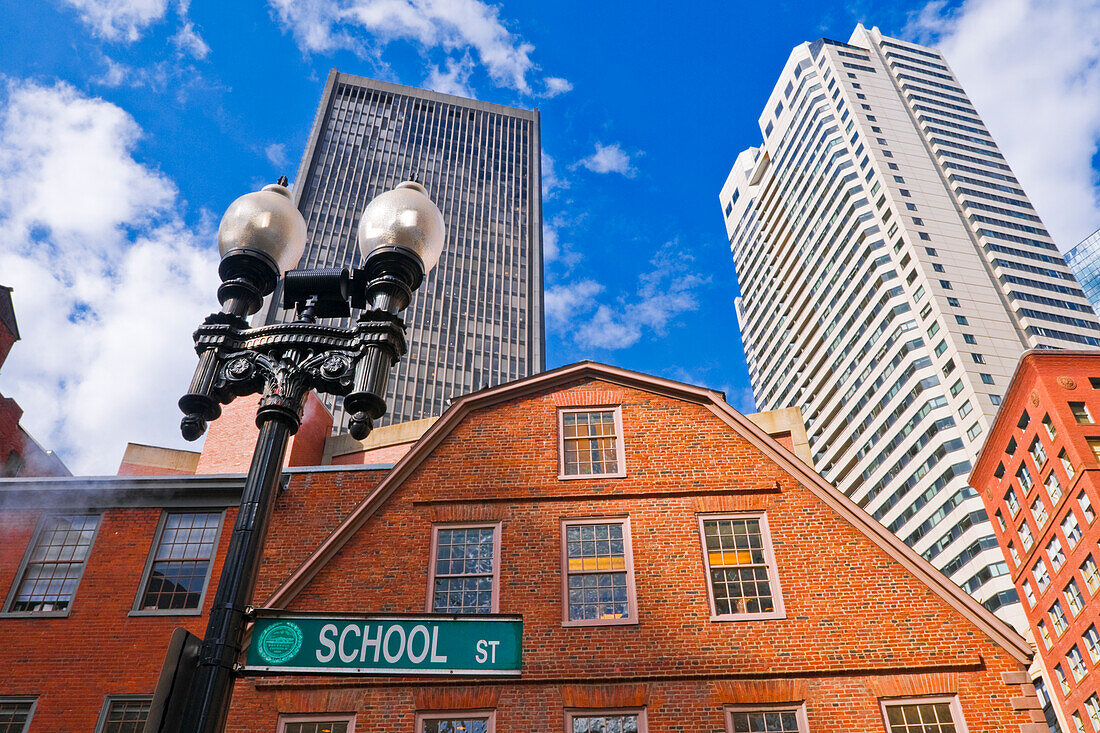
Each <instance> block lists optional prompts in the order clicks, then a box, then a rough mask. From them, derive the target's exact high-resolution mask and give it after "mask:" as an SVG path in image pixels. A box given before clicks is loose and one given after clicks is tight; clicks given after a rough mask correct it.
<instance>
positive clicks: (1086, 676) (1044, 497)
mask: <svg viewBox="0 0 1100 733" xmlns="http://www.w3.org/2000/svg"><path fill="white" fill-rule="evenodd" d="M970 484H971V485H972V486H973V487H974V488H975V489H977V490H978V491H979V492H981V494H982V496H983V498H984V500H985V504H986V507H987V508H988V511H989V515H990V517H992V518H993V523H994V530H995V531H996V533H997V539H998V541H999V542H1000V545H1001V548H1002V549H1003V550H1004V553H1005V561H1006V563H1007V564H1008V567H1009V570H1010V572H1011V573H1012V577H1013V580H1014V581H1015V584H1016V588H1017V590H1018V591H1019V594H1020V598H1021V599H1023V605H1024V609H1025V611H1026V613H1027V617H1028V621H1029V623H1030V625H1031V628H1032V631H1033V633H1034V636H1035V638H1036V640H1037V642H1038V646H1039V653H1040V654H1041V655H1042V659H1043V662H1044V666H1045V667H1046V669H1047V670H1048V672H1049V679H1050V680H1051V687H1052V688H1054V697H1055V700H1056V702H1057V703H1058V704H1059V706H1060V707H1061V709H1062V711H1063V713H1064V714H1065V718H1066V720H1067V721H1068V722H1069V725H1070V729H1071V731H1073V733H1077V732H1078V731H1084V732H1085V733H1100V633H1098V628H1100V571H1098V570H1097V563H1098V562H1100V522H1097V521H1096V509H1097V507H1100V351H1095V350H1094V351H1029V352H1027V353H1025V354H1024V356H1023V357H1022V358H1021V360H1020V364H1019V366H1018V367H1017V368H1016V373H1015V374H1014V375H1013V377H1012V381H1011V383H1010V384H1009V387H1008V392H1007V393H1006V394H1005V396H1004V400H1003V402H1002V403H1001V409H1000V411H999V412H998V413H997V419H996V421H995V422H994V424H993V428H992V429H991V430H990V432H989V437H988V438H987V439H986V443H985V446H984V448H983V450H982V454H981V456H980V457H979V459H978V462H977V464H976V465H975V467H974V471H973V472H972V473H971V475H970Z"/></svg>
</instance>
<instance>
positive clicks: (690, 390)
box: [264, 361, 1032, 666]
mask: <svg viewBox="0 0 1100 733" xmlns="http://www.w3.org/2000/svg"><path fill="white" fill-rule="evenodd" d="M582 378H596V379H599V380H601V381H605V382H610V383H612V384H618V385H620V386H624V387H632V388H635V389H640V390H642V391H645V392H654V393H658V394H662V395H665V396H667V397H672V398H675V399H681V400H684V401H687V402H692V403H695V404H699V405H704V406H706V407H708V408H709V409H710V411H711V412H713V413H714V414H715V415H716V416H717V417H718V418H719V419H721V420H723V421H724V422H725V423H726V424H727V425H729V426H730V427H733V428H734V429H735V430H738V431H739V432H740V433H741V434H742V435H743V436H744V437H745V438H746V439H747V440H748V441H749V442H750V443H752V444H753V445H754V447H756V448H758V449H759V450H760V451H761V452H763V453H764V454H765V455H766V456H767V457H768V458H770V459H771V460H773V461H775V462H776V463H777V464H778V465H779V466H780V467H782V468H784V469H785V470H786V471H787V472H788V473H789V474H791V475H792V476H794V477H795V478H796V479H798V480H799V481H800V482H801V483H802V484H803V485H804V486H805V487H806V488H808V489H809V490H810V491H811V492H812V493H814V494H815V495H816V496H817V497H818V498H820V499H821V500H822V501H824V502H825V504H826V505H828V506H829V507H830V508H831V509H833V510H834V511H836V512H837V513H838V514H840V515H841V516H842V517H843V518H845V519H846V520H847V521H848V522H849V523H850V524H851V525H852V526H853V527H855V528H856V529H857V530H860V531H861V532H863V534H865V535H866V536H867V537H868V538H869V539H871V540H872V541H873V542H875V544H877V545H878V546H879V547H880V548H881V549H882V550H883V551H884V552H886V554H887V555H889V556H890V557H892V558H893V559H894V560H896V561H898V562H899V563H900V564H901V565H902V566H903V567H905V568H906V569H907V570H909V571H910V572H911V573H913V575H915V576H916V577H917V578H918V579H919V580H922V581H923V582H924V583H925V584H926V585H927V586H928V587H930V588H931V589H932V590H933V591H934V592H935V593H936V594H937V595H938V596H939V597H940V598H941V599H942V600H943V601H945V602H946V603H947V604H948V605H949V606H951V607H952V608H954V609H955V610H956V611H958V612H959V613H961V614H962V615H963V616H964V617H965V618H966V619H967V620H969V621H970V622H971V623H973V624H974V625H975V626H977V627H978V628H979V629H981V630H982V632H983V633H985V634H986V636H988V637H989V638H990V639H991V640H993V641H994V642H996V643H997V644H999V645H1000V646H1001V647H1002V648H1004V649H1005V651H1007V652H1008V653H1009V654H1010V655H1012V656H1013V657H1014V658H1015V659H1016V660H1017V661H1019V662H1020V663H1021V664H1024V665H1025V666H1026V665H1028V664H1030V663H1031V658H1032V651H1031V648H1030V646H1028V644H1027V642H1026V641H1025V640H1024V639H1023V638H1022V637H1021V636H1019V635H1018V634H1017V633H1016V632H1015V631H1014V630H1013V629H1012V628H1011V627H1010V626H1009V625H1008V624H1007V623H1005V622H1004V621H1002V620H1001V619H999V618H997V616H995V615H994V614H993V612H992V611H989V610H988V609H987V608H985V607H984V606H982V605H981V604H979V603H978V602H977V601H975V600H974V599H973V598H972V597H970V595H968V594H967V593H965V592H964V591H963V590H962V589H961V588H959V587H958V586H956V585H955V584H954V583H952V582H951V581H950V580H948V579H947V578H946V577H945V576H944V575H943V573H941V572H940V571H938V570H936V569H935V568H934V567H933V566H932V565H931V564H930V563H929V562H928V561H926V560H925V559H924V558H922V557H921V556H920V555H918V554H917V553H916V552H915V551H914V550H913V549H912V548H910V547H909V546H907V545H906V544H905V543H903V542H902V541H901V540H899V539H898V538H897V537H895V536H894V535H893V534H892V533H890V532H889V531H887V530H886V528H885V527H883V526H882V525H881V524H879V523H878V522H877V521H875V520H874V519H872V518H871V516H870V515H869V514H867V513H866V512H864V511H863V510H862V509H860V508H859V507H858V506H856V504H855V503H854V502H853V501H852V500H851V499H849V498H848V497H847V496H845V495H844V494H843V493H841V492H840V491H838V490H837V489H836V488H835V487H833V486H832V485H831V484H829V483H828V482H827V481H826V480H825V479H824V478H822V476H821V475H820V474H818V473H816V472H815V471H813V470H811V469H810V468H809V467H808V466H806V465H805V464H804V463H802V461H800V460H799V459H798V458H797V457H796V456H795V455H794V454H792V453H791V452H790V451H788V450H787V449H786V448H784V447H783V446H781V445H780V444H779V443H777V442H776V441H775V440H773V439H772V438H771V437H769V436H768V434H767V433H765V432H764V431H763V430H762V429H760V428H758V427H757V426H756V425H754V424H753V423H752V422H751V421H750V420H749V419H748V418H746V417H745V416H744V415H742V414H741V413H739V412H737V410H735V409H734V408H732V407H731V406H730V405H729V404H727V403H726V402H725V400H724V399H720V397H721V395H720V393H718V392H715V391H714V390H711V389H706V388H704V387H696V386H693V385H688V384H684V383H682V382H675V381H672V380H669V379H664V378H661V377H654V376H650V375H647V374H641V373H639V372H634V371H630V370H627V369H622V368H620V367H613V366H609V365H606V364H599V363H596V362H592V361H583V362H579V363H577V364H570V365H567V366H564V367H560V368H558V369H554V370H552V371H549V372H543V373H542V374H536V375H534V376H532V377H527V378H526V379H520V380H517V381H515V382H510V383H508V384H503V385H499V386H497V387H491V388H489V389H486V390H481V391H480V392H475V393H471V394H468V395H464V396H462V397H461V398H459V399H458V400H456V401H455V402H454V403H453V404H452V406H451V408H450V409H449V410H448V411H447V412H445V413H444V414H443V416H442V417H441V418H440V419H439V420H438V421H437V422H436V423H435V424H434V425H433V426H432V427H431V428H430V429H429V430H428V431H427V432H426V433H424V435H423V437H421V439H420V440H419V441H418V442H417V443H416V444H415V445H414V446H413V447H412V449H411V450H410V451H409V452H408V453H406V454H405V456H404V457H403V458H402V459H401V460H400V461H398V463H397V465H396V466H394V468H393V470H392V471H390V473H389V474H388V475H387V476H386V477H385V478H384V479H382V481H381V482H380V483H379V484H378V486H377V487H375V489H374V491H372V492H371V493H370V494H369V495H368V496H367V497H366V498H364V499H363V500H362V501H360V502H359V504H357V505H356V506H355V508H354V509H353V510H352V511H351V513H349V514H348V516H347V517H346V518H345V519H344V521H343V522H341V523H340V525H339V526H337V527H336V529H335V530H333V532H332V533H331V534H330V535H329V536H328V537H327V538H326V539H325V540H324V541H323V542H322V543H321V544H320V545H318V547H317V549H315V550H314V551H313V552H312V553H311V554H310V556H309V557H308V558H306V560H305V561H304V562H303V563H302V564H301V565H300V566H299V567H298V568H297V569H296V570H294V572H292V573H291V574H290V575H289V576H288V577H287V578H286V580H284V581H283V582H282V583H281V584H280V585H279V586H278V588H276V589H275V591H274V592H273V593H272V594H271V595H270V596H269V597H268V599H267V600H266V601H265V603H264V606H266V607H268V608H286V607H287V605H289V604H290V602H291V601H292V600H293V599H294V598H295V597H296V596H297V595H298V593H299V592H301V591H302V589H304V588H305V586H306V585H307V584H308V583H309V582H310V581H311V580H312V579H313V578H314V576H316V574H317V573H318V572H319V571H320V570H321V568H322V567H324V566H325V564H327V563H328V561H329V560H331V559H332V557H333V556H334V555H336V553H337V552H339V550H340V549H341V548H342V547H343V546H344V544H346V543H347V541H348V540H350V539H351V537H353V536H354V535H355V533H356V532H358V531H359V529H360V528H362V526H363V525H364V524H365V523H366V522H367V520H369V519H370V518H371V517H372V516H373V515H374V513H375V512H376V511H377V510H378V509H379V508H380V507H381V506H382V505H383V504H384V503H385V501H386V500H387V499H388V498H389V497H390V495H391V494H392V493H393V492H394V491H395V490H396V489H397V488H398V487H399V486H401V484H402V483H404V481H405V479H407V478H408V477H409V476H410V475H411V474H412V473H413V472H414V471H415V470H416V469H417V468H418V467H419V466H420V464H421V463H423V462H424V460H425V459H427V458H428V457H429V456H430V455H431V454H432V452H433V451H434V450H435V448H436V447H437V446H438V445H439V444H440V443H441V442H443V440H444V439H445V438H446V437H447V436H448V435H449V434H450V433H451V431H452V430H454V428H455V427H456V426H457V425H458V424H459V423H460V422H462V420H463V419H464V418H465V417H466V415H468V414H469V413H470V412H473V411H474V410H477V409H483V408H486V407H490V406H492V405H496V404H499V403H501V402H504V401H506V400H511V399H516V398H519V397H523V396H526V395H529V394H531V393H533V392H537V391H541V390H545V389H549V388H552V387H554V386H558V385H563V384H565V383H568V382H574V381H577V380H579V379H582Z"/></svg>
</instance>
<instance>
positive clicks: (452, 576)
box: [428, 524, 500, 613]
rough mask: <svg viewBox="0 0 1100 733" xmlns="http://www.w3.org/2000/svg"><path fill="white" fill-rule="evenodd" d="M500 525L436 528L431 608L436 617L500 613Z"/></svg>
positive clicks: (429, 581)
mask: <svg viewBox="0 0 1100 733" xmlns="http://www.w3.org/2000/svg"><path fill="white" fill-rule="evenodd" d="M499 575H500V524H478V525H436V526H434V527H432V566H431V569H430V571H429V578H428V584H429V595H428V597H429V605H428V610H429V611H432V612H434V613H496V611H497V608H498V591H497V586H498V583H497V578H498V577H499Z"/></svg>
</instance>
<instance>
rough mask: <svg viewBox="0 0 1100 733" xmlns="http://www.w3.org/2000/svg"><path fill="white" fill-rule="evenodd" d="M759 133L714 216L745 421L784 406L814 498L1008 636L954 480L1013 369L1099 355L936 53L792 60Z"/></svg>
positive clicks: (1009, 589) (1000, 573)
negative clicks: (795, 415) (938, 580)
mask: <svg viewBox="0 0 1100 733" xmlns="http://www.w3.org/2000/svg"><path fill="white" fill-rule="evenodd" d="M760 129H761V131H762V133H763V137H764V139H763V142H762V143H761V144H760V145H759V146H757V147H754V148H750V149H748V150H746V151H744V152H743V153H741V154H740V155H739V156H738V158H737V161H736V163H735V164H734V166H733V169H732V171H731V172H730V174H729V178H728V179H727V181H726V183H725V185H724V186H723V188H722V191H721V194H720V203H721V206H722V209H723V211H724V213H725V221H726V228H727V231H728V233H729V239H730V247H731V250H732V253H733V259H734V263H735V266H736V270H737V279H738V282H739V284H740V290H741V296H740V297H739V298H738V299H737V302H736V309H737V315H738V320H739V322H740V327H741V333H742V339H743V341H744V344H745V351H746V355H747V359H748V367H749V375H750V379H751V382H752V387H753V394H754V396H755V398H756V406H757V409H759V410H773V409H777V408H780V407H786V406H791V405H797V406H799V407H800V408H801V409H802V413H803V415H804V416H805V418H806V426H807V430H808V432H809V442H810V447H811V450H812V451H813V454H814V466H815V467H816V468H817V469H818V470H819V471H820V472H821V473H822V474H824V476H825V477H826V478H827V479H829V480H830V481H831V482H833V483H834V484H835V485H836V486H837V487H838V488H840V489H841V490H842V491H844V492H845V493H846V494H847V495H848V496H849V497H851V498H852V499H853V500H854V501H856V502H857V503H858V504H859V505H860V506H862V507H863V508H864V509H865V510H866V511H868V512H869V513H871V514H872V515H873V516H874V517H875V518H876V519H877V520H879V521H880V522H882V523H883V524H884V525H885V526H886V527H888V528H889V529H890V531H892V532H893V533H894V534H896V535H897V536H898V537H899V538H901V539H902V540H903V541H904V542H905V543H906V544H908V545H910V546H911V547H913V548H914V549H915V550H917V551H918V552H919V553H920V554H921V555H923V556H924V557H925V558H926V559H927V560H929V561H930V562H932V563H933V565H935V566H936V567H937V568H939V569H941V570H942V571H943V572H944V573H946V574H947V575H948V576H949V577H950V578H951V579H952V580H954V581H955V582H956V583H958V584H959V585H960V586H962V587H963V588H965V589H966V590H967V591H969V592H970V593H971V594H973V595H974V597H975V598H977V599H978V600H979V601H980V602H982V603H984V604H985V605H986V607H988V608H990V609H992V610H995V611H998V612H999V613H1000V614H1001V615H1002V616H1004V617H1005V618H1006V619H1008V620H1010V621H1012V622H1013V623H1015V624H1018V625H1020V626H1021V627H1022V626H1023V625H1024V624H1025V623H1026V620H1025V619H1024V618H1023V614H1022V612H1021V610H1020V608H1019V605H1018V604H1017V603H1015V601H1016V600H1017V595H1016V591H1015V589H1014V588H1013V586H1012V578H1011V577H1010V576H1009V575H1008V571H1007V568H1006V567H1005V563H1004V559H1003V557H1002V556H1001V553H1000V550H999V549H998V547H997V541H996V539H995V538H994V536H993V532H992V529H991V527H990V523H989V519H988V517H987V516H986V512H985V509H984V507H983V506H982V500H981V498H980V497H979V496H978V495H977V493H976V492H975V491H974V489H972V488H970V487H969V486H968V485H967V482H966V479H967V474H968V473H969V472H970V468H971V464H972V462H973V461H974V460H975V458H976V457H977V454H978V451H979V449H980V448H981V445H982V440H983V437H984V436H983V433H985V432H987V431H988V429H989V426H990V424H991V422H992V420H993V417H994V415H995V414H996V412H997V405H998V404H999V403H1000V401H1001V395H1002V392H1003V391H1004V389H1005V388H1006V387H1007V385H1008V381H1009V378H1010V376H1011V374H1012V371H1013V369H1014V367H1015V365H1016V361H1017V359H1018V358H1019V357H1020V355H1021V354H1022V353H1023V351H1024V350H1025V349H1027V348H1029V347H1075V348H1081V346H1082V345H1087V346H1100V323H1098V321H1097V317H1096V315H1095V314H1094V313H1093V312H1092V309H1091V307H1090V306H1089V305H1088V301H1087V300H1086V298H1085V295H1084V293H1083V292H1082V291H1081V289H1080V287H1079V286H1078V285H1077V281H1076V280H1074V277H1073V275H1072V273H1071V272H1070V270H1069V268H1068V267H1067V266H1066V264H1065V261H1064V260H1063V259H1062V256H1061V255H1060V254H1059V252H1058V250H1057V248H1056V247H1055V246H1054V243H1053V242H1052V241H1051V239H1050V236H1049V235H1048V234H1047V232H1046V229H1044V228H1043V225H1042V222H1041V221H1040V220H1039V217H1038V216H1037V215H1036V213H1035V210H1034V209H1033V208H1032V206H1031V204H1030V203H1029V202H1028V199H1027V196H1026V195H1025V194H1024V192H1023V191H1022V190H1021V189H1020V184H1019V182H1018V181H1017V180H1016V178H1015V177H1014V176H1013V175H1012V171H1011V169H1010V168H1009V166H1008V164H1007V163H1006V162H1005V160H1004V158H1003V157H1002V156H1001V153H1000V152H999V151H998V149H997V146H996V144H995V143H994V142H993V140H992V138H991V137H990V135H989V133H988V132H987V131H986V129H985V126H984V125H983V124H982V121H981V119H980V118H979V117H978V113H977V112H976V111H975V109H974V107H973V105H972V104H971V103H970V101H969V100H968V98H967V96H966V93H965V92H964V91H963V89H962V87H961V86H960V85H959V83H958V82H957V81H956V80H955V77H954V75H953V74H952V73H951V70H950V69H949V68H948V66H947V62H946V61H945V60H944V59H943V57H942V56H941V55H940V54H939V52H937V51H935V50H934V49H931V48H925V47H922V46H917V45H914V44H912V43H907V42H904V41H900V40H897V39H893V38H886V37H884V36H882V35H881V33H879V31H878V30H877V29H872V30H867V29H866V28H864V27H863V26H858V27H857V28H856V30H855V32H854V33H853V35H852V37H851V39H850V41H849V42H848V43H841V42H837V41H831V40H826V39H822V40H819V41H815V42H813V43H804V44H802V45H800V46H798V47H797V48H795V49H794V51H793V52H792V53H791V55H790V58H789V59H788V61H787V63H786V65H785V67H784V69H783V73H782V75H781V76H780V78H779V81H778V83H777V84H776V85H775V89H774V91H773V92H772V94H771V97H770V98H769V100H768V102H767V105H766V106H765V108H764V113H763V114H762V115H761V117H760ZM837 551H843V548H837Z"/></svg>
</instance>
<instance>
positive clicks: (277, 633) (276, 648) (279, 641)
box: [256, 621, 302, 664]
mask: <svg viewBox="0 0 1100 733" xmlns="http://www.w3.org/2000/svg"><path fill="white" fill-rule="evenodd" d="M301 648H302V629H301V627H299V626H298V624H296V623H294V622H293V621H282V622H280V623H277V624H272V625H271V626H268V627H267V628H266V629H264V630H263V632H262V633H261V634H260V638H259V640H257V641H256V651H257V652H258V653H259V655H260V659H262V660H264V661H265V662H267V663H268V664H282V663H283V662H286V661H288V660H290V659H293V658H294V655H295V654H297V653H298V650H299V649H301Z"/></svg>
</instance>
